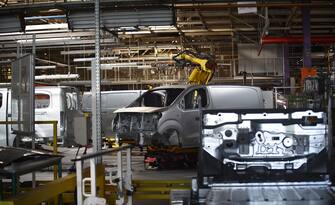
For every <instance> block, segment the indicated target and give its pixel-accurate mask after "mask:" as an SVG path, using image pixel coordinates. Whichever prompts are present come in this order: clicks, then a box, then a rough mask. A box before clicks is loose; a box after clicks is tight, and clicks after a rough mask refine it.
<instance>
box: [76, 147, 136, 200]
mask: <svg viewBox="0 0 335 205" xmlns="http://www.w3.org/2000/svg"><path fill="white" fill-rule="evenodd" d="M131 148H132V146H130V145H124V146H121V147H117V148H111V149H106V150H101V151H98V152H95V153H91V154H86V155H81V156H77V157H76V158H75V159H72V161H74V162H75V163H76V176H77V205H83V202H84V197H96V196H97V184H96V166H97V165H96V161H97V160H96V159H97V158H99V157H102V156H103V155H107V154H111V153H115V152H116V153H117V180H115V181H116V183H117V190H118V199H117V200H116V202H115V203H116V204H125V203H126V204H129V205H131V204H132V196H131V194H129V193H132V192H133V187H132V172H131ZM123 150H126V174H125V176H123V167H122V151H123ZM85 160H89V161H90V177H86V178H83V162H84V161H85ZM85 182H90V188H91V191H90V193H87V192H86V191H85ZM124 191H126V192H127V193H128V194H124V193H123V192H124ZM125 196H127V200H126V197H125Z"/></svg>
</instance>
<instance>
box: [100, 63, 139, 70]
mask: <svg viewBox="0 0 335 205" xmlns="http://www.w3.org/2000/svg"><path fill="white" fill-rule="evenodd" d="M137 66H138V64H137V63H108V64H101V69H102V70H108V69H113V68H136V67H137Z"/></svg>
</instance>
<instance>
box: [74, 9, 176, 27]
mask: <svg viewBox="0 0 335 205" xmlns="http://www.w3.org/2000/svg"><path fill="white" fill-rule="evenodd" d="M68 23H69V28H70V29H93V28H94V13H93V9H85V10H74V9H70V10H69V12H68ZM174 23H175V15H174V10H173V8H170V7H152V8H150V9H148V8H141V9H135V8H133V9H127V10H113V9H108V8H106V9H102V10H101V27H104V28H107V29H115V28H120V27H135V28H136V27H138V26H167V25H173V24H174Z"/></svg>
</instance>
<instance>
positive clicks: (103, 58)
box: [73, 57, 119, 62]
mask: <svg viewBox="0 0 335 205" xmlns="http://www.w3.org/2000/svg"><path fill="white" fill-rule="evenodd" d="M94 59H95V58H74V59H73V62H91V61H93V60H94ZM117 59H119V57H101V58H100V60H102V61H103V60H117Z"/></svg>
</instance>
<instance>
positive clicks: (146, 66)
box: [137, 65, 152, 69]
mask: <svg viewBox="0 0 335 205" xmlns="http://www.w3.org/2000/svg"><path fill="white" fill-rule="evenodd" d="M137 68H138V69H144V68H152V66H151V65H139V66H137Z"/></svg>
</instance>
